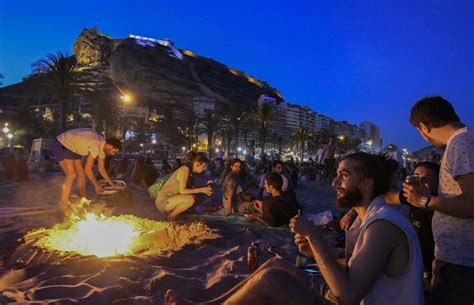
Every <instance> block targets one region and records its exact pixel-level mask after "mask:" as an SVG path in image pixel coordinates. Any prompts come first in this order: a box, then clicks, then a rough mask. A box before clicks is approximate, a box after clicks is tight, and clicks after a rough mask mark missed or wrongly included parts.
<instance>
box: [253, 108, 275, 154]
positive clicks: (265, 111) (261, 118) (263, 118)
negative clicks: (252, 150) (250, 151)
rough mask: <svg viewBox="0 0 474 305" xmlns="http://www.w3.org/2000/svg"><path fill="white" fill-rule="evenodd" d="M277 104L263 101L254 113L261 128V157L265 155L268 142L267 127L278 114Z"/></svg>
mask: <svg viewBox="0 0 474 305" xmlns="http://www.w3.org/2000/svg"><path fill="white" fill-rule="evenodd" d="M276 109H277V108H276V104H274V103H273V102H271V101H266V100H261V101H259V102H258V103H257V107H256V109H255V111H254V116H255V120H256V121H257V122H258V124H259V126H260V145H261V147H262V148H261V155H262V157H263V155H264V154H265V144H266V140H267V129H268V128H267V125H268V122H269V121H270V119H271V117H272V116H273V115H274V114H275V112H276Z"/></svg>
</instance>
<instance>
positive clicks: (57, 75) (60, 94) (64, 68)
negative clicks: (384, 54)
mask: <svg viewBox="0 0 474 305" xmlns="http://www.w3.org/2000/svg"><path fill="white" fill-rule="evenodd" d="M32 67H33V75H35V76H38V77H39V78H40V80H41V83H42V85H43V86H44V88H45V89H46V91H47V92H48V93H49V94H50V95H51V97H52V98H53V99H55V100H57V101H59V103H60V121H61V130H62V131H64V130H66V120H67V115H68V111H69V99H70V97H71V96H72V94H73V93H74V92H75V90H76V86H75V85H76V84H77V83H76V81H77V76H78V70H77V62H76V58H75V57H74V56H67V54H66V55H64V54H63V53H61V52H58V53H57V55H54V54H48V55H47V56H46V58H45V59H40V60H39V61H37V62H35V63H34V64H33V65H32Z"/></svg>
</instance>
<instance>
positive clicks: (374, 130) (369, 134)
mask: <svg viewBox="0 0 474 305" xmlns="http://www.w3.org/2000/svg"><path fill="white" fill-rule="evenodd" d="M359 127H360V129H361V130H362V131H363V135H364V142H365V143H366V144H367V145H368V146H369V150H370V151H379V150H381V149H382V138H381V137H380V128H379V126H377V125H375V124H374V123H371V122H368V121H363V122H362V123H360V125H359Z"/></svg>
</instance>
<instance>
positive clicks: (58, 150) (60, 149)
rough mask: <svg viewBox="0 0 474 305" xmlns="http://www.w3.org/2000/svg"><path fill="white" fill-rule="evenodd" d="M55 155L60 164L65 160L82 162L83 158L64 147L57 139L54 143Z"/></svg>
mask: <svg viewBox="0 0 474 305" xmlns="http://www.w3.org/2000/svg"><path fill="white" fill-rule="evenodd" d="M53 155H54V157H55V158H56V160H57V161H58V162H60V161H63V160H81V159H82V156H81V155H78V154H76V153H75V152H72V151H70V150H69V149H67V148H66V147H64V146H63V145H62V144H61V143H59V141H58V140H57V139H54V141H53Z"/></svg>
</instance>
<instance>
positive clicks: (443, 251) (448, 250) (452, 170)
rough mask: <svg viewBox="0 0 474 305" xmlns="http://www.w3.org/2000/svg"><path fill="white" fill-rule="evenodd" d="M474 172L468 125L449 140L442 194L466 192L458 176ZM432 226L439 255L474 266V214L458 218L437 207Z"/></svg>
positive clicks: (472, 133) (441, 175)
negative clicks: (457, 179) (444, 212)
mask: <svg viewBox="0 0 474 305" xmlns="http://www.w3.org/2000/svg"><path fill="white" fill-rule="evenodd" d="M473 172H474V130H473V129H472V128H468V127H464V128H461V129H458V130H457V131H456V132H455V133H454V134H453V135H452V136H451V138H450V139H449V140H448V144H447V146H446V150H445V152H444V154H443V158H442V160H441V166H440V172H439V186H438V194H439V196H440V197H444V198H449V197H454V196H457V195H460V194H462V191H461V188H460V187H459V184H458V182H457V181H456V177H458V176H461V175H465V174H468V173H473ZM471 204H474V202H471ZM432 226H433V237H434V240H435V257H436V258H438V259H441V260H443V261H446V262H448V263H452V264H456V265H462V266H471V267H474V218H458V217H454V216H449V215H446V214H443V213H439V212H438V211H435V213H434V216H433V223H432Z"/></svg>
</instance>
